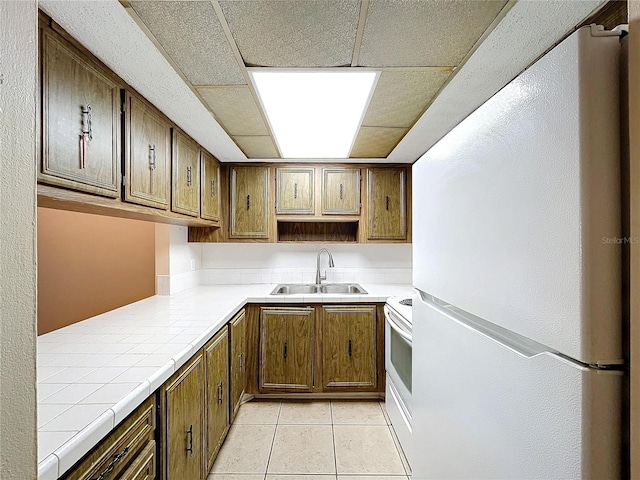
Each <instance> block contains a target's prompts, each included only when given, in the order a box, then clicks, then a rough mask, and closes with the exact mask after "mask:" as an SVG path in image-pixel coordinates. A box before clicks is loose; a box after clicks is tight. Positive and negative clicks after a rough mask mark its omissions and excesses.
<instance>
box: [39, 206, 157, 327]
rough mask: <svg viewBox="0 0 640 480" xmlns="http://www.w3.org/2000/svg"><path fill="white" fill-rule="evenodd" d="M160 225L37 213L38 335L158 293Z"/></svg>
mask: <svg viewBox="0 0 640 480" xmlns="http://www.w3.org/2000/svg"><path fill="white" fill-rule="evenodd" d="M155 261H156V259H155V225H154V224H153V223H150V222H141V221H137V220H128V219H122V218H111V217H104V216H98V215H89V214H85V213H76V212H67V211H62V210H51V209H46V208H38V334H39V335H41V334H43V333H47V332H50V331H52V330H57V329H58V328H62V327H64V326H66V325H70V324H72V323H75V322H78V321H80V320H85V319H87V318H89V317H92V316H94V315H98V314H100V313H104V312H107V311H109V310H113V309H114V308H118V307H121V306H123V305H126V304H128V303H131V302H135V301H137V300H141V299H143V298H146V297H149V296H151V295H154V293H155Z"/></svg>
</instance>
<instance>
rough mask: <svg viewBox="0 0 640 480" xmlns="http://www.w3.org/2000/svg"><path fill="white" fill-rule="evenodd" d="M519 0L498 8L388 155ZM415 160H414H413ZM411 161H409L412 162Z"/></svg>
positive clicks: (511, 0)
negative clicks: (497, 11)
mask: <svg viewBox="0 0 640 480" xmlns="http://www.w3.org/2000/svg"><path fill="white" fill-rule="evenodd" d="M518 1H519V0H508V1H507V3H506V4H505V5H504V7H502V10H500V12H499V13H498V15H497V16H496V18H494V19H493V21H492V22H491V23H490V24H489V26H488V27H487V28H486V29H485V31H484V32H483V33H482V35H480V37H479V38H478V40H476V42H475V43H474V44H473V46H472V47H471V50H469V51H468V52H467V54H466V55H465V56H464V58H463V59H462V60H461V61H460V63H459V64H458V65H457V66H456V67H453V68H452V72H451V75H449V77H448V78H447V79H446V80H445V82H444V83H443V84H442V85H441V86H440V88H439V89H438V91H437V92H436V93H435V94H434V95H433V97H431V100H429V101H428V102H427V104H426V105H425V107H424V109H423V110H422V112H420V113H419V114H418V116H417V117H416V118H415V120H414V121H413V123H412V124H411V125H409V127H408V128H407V131H406V132H405V134H404V135H402V137H401V138H400V140H399V141H398V143H396V145H395V146H394V147H393V149H392V150H391V152H389V154H388V155H387V156H389V155H391V154H392V153H393V151H394V150H395V149H396V148H397V147H398V145H400V142H402V140H403V139H404V137H405V136H406V135H407V134H408V133H409V132H410V131H411V129H412V128H413V127H414V126H415V124H416V123H418V121H419V120H420V119H421V118H422V116H423V115H424V114H425V112H426V111H427V110H429V107H431V105H432V104H433V102H435V100H436V99H437V98H438V96H439V95H440V93H441V92H442V91H443V90H444V89H445V88H447V85H449V83H451V81H452V80H453V78H454V77H455V76H456V74H457V73H458V72H459V71H460V69H461V68H462V67H464V65H465V64H466V63H467V62H468V61H469V59H470V58H471V56H472V55H473V54H474V53H475V51H476V50H477V49H478V47H480V45H482V42H484V40H485V39H486V38H487V37H488V36H489V35H490V34H491V32H493V30H494V29H495V28H496V27H497V26H498V24H499V23H500V22H501V21H502V19H503V18H504V17H505V16H506V15H507V13H509V10H511V9H512V8H513V6H514V5H515V4H516V3H517V2H518ZM415 161H417V159H416V160H414V162H415ZM414 162H411V163H414Z"/></svg>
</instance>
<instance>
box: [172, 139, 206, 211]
mask: <svg viewBox="0 0 640 480" xmlns="http://www.w3.org/2000/svg"><path fill="white" fill-rule="evenodd" d="M172 157H173V162H172V167H173V172H172V177H173V182H172V185H173V191H172V195H171V210H173V211H174V212H176V213H183V214H185V215H191V216H193V217H198V216H199V215H200V148H199V147H198V145H197V144H196V143H195V142H194V141H193V140H191V139H190V138H189V137H187V136H186V135H185V134H184V133H182V132H180V131H179V130H177V129H175V128H174V129H173V155H172Z"/></svg>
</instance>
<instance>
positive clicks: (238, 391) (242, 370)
mask: <svg viewBox="0 0 640 480" xmlns="http://www.w3.org/2000/svg"><path fill="white" fill-rule="evenodd" d="M230 325H231V417H232V419H233V417H235V414H236V412H237V411H238V407H239V406H240V400H242V394H243V393H244V389H245V387H246V385H247V373H246V366H245V362H246V359H247V322H246V316H245V312H244V310H242V312H240V314H238V315H237V316H236V318H234V319H233V320H231V323H230Z"/></svg>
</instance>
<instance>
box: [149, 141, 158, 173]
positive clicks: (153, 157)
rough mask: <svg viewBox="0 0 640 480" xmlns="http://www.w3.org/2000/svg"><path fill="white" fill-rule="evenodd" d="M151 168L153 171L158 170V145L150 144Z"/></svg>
mask: <svg viewBox="0 0 640 480" xmlns="http://www.w3.org/2000/svg"><path fill="white" fill-rule="evenodd" d="M149 168H150V169H151V170H155V169H156V144H155V143H154V144H153V145H151V144H149Z"/></svg>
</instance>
